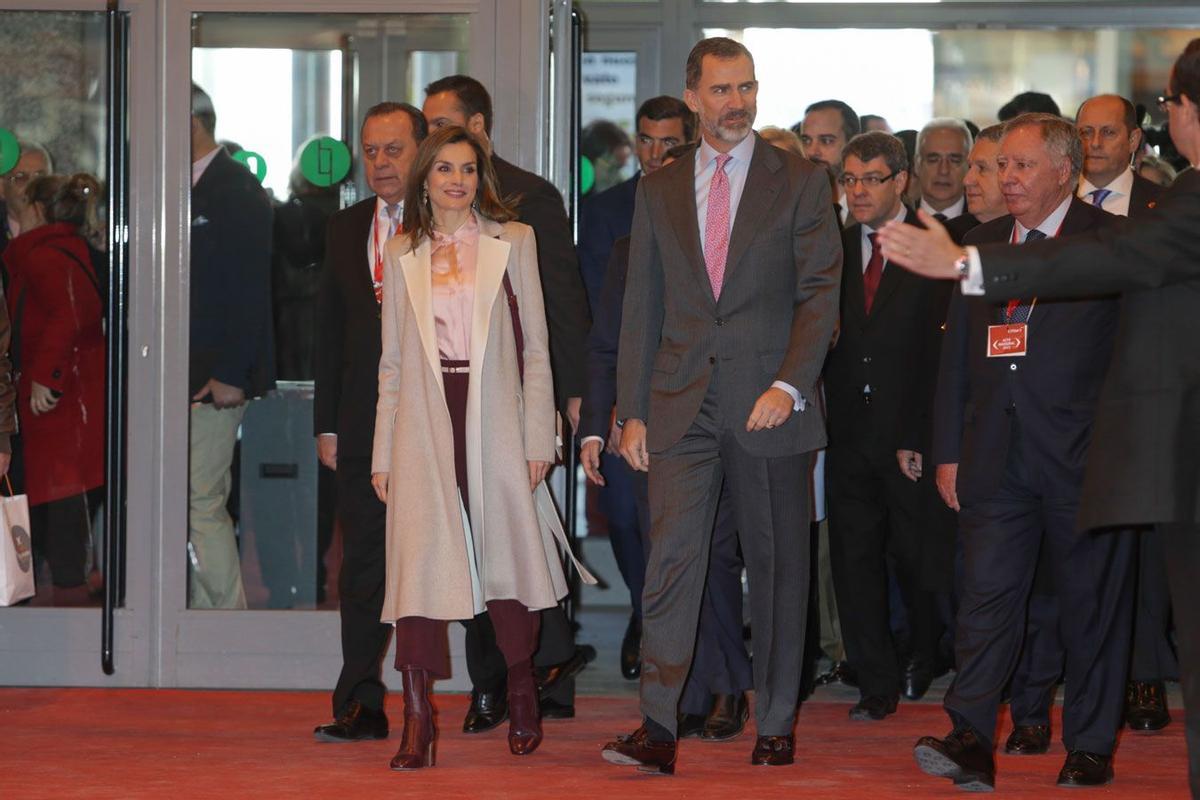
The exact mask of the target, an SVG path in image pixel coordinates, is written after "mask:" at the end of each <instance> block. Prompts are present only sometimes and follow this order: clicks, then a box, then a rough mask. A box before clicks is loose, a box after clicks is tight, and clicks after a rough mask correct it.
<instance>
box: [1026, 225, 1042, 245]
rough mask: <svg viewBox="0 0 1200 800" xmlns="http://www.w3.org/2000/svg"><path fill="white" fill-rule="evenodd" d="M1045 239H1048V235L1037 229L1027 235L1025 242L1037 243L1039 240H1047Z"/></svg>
mask: <svg viewBox="0 0 1200 800" xmlns="http://www.w3.org/2000/svg"><path fill="white" fill-rule="evenodd" d="M1045 238H1046V234H1044V233H1042V232H1041V231H1039V230H1038V229H1037V228H1034V229H1033V230H1031V231H1030V232H1029V233H1027V234H1025V241H1027V242H1036V241H1037V240H1038V239H1045Z"/></svg>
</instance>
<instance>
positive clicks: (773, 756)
mask: <svg viewBox="0 0 1200 800" xmlns="http://www.w3.org/2000/svg"><path fill="white" fill-rule="evenodd" d="M795 761H796V737H795V736H792V735H791V734H788V735H787V736H760V737H758V740H757V741H755V742H754V752H752V753H751V754H750V763H751V764H754V765H755V766H764V767H786V766H787V765H788V764H792V763H795Z"/></svg>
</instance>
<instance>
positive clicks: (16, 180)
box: [4, 169, 48, 186]
mask: <svg viewBox="0 0 1200 800" xmlns="http://www.w3.org/2000/svg"><path fill="white" fill-rule="evenodd" d="M47 174H48V173H47V172H46V170H44V169H40V170H38V171H37V172H10V173H8V174H7V175H5V176H4V180H6V181H8V182H9V183H11V184H13V185H14V186H24V185H25V184H27V183H29V182H30V181H31V180H33V179H34V178H44V177H45V176H46V175H47Z"/></svg>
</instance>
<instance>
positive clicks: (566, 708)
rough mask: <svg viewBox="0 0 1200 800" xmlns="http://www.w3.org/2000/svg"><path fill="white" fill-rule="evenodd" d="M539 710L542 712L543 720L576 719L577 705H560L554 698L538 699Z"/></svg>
mask: <svg viewBox="0 0 1200 800" xmlns="http://www.w3.org/2000/svg"><path fill="white" fill-rule="evenodd" d="M538 708H540V709H541V711H542V719H575V704H574V703H560V702H558V701H557V700H555V699H554V698H553V697H542V698H539V699H538Z"/></svg>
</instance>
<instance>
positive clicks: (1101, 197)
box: [1088, 189, 1112, 208]
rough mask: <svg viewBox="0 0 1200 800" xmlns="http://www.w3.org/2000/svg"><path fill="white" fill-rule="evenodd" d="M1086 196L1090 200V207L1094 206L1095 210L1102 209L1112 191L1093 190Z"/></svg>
mask: <svg viewBox="0 0 1200 800" xmlns="http://www.w3.org/2000/svg"><path fill="white" fill-rule="evenodd" d="M1088 194H1089V195H1090V196H1091V198H1092V205H1094V206H1096V207H1097V208H1103V207H1104V201H1105V200H1107V199H1108V196H1109V195H1110V194H1112V189H1093V190H1092V191H1091V192H1089V193H1088Z"/></svg>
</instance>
